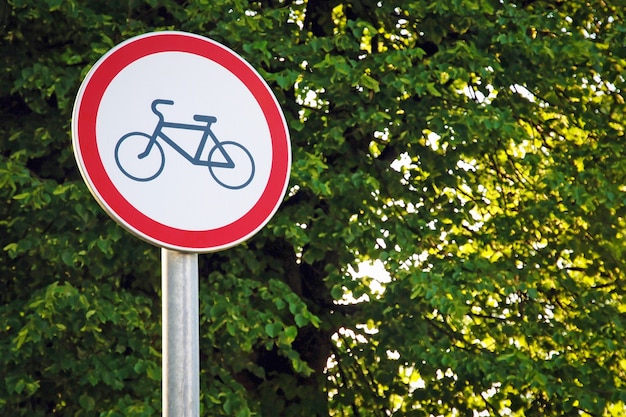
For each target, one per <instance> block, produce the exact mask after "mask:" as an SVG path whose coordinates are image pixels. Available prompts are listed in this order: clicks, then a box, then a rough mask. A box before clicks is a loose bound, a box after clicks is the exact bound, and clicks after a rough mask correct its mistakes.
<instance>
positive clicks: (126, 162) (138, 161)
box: [115, 132, 165, 182]
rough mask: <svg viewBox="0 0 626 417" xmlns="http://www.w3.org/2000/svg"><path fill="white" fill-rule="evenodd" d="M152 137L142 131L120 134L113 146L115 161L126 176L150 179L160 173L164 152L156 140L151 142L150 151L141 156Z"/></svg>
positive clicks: (136, 178) (141, 179) (143, 179)
mask: <svg viewBox="0 0 626 417" xmlns="http://www.w3.org/2000/svg"><path fill="white" fill-rule="evenodd" d="M151 140H152V138H151V137H150V135H148V134H145V133H142V132H131V133H127V134H126V135H124V136H122V138H121V139H120V140H119V141H118V142H117V145H116V146H115V163H116V164H117V167H118V168H119V169H120V171H122V172H123V173H124V175H126V176H127V177H128V178H130V179H133V180H135V181H142V182H143V181H151V180H153V179H155V178H156V177H158V176H159V174H161V171H163V167H164V166H165V154H164V153H163V148H162V147H161V145H159V143H158V142H156V141H155V142H153V143H152V148H151V149H150V153H148V154H147V155H145V156H143V155H142V154H144V153H145V151H146V149H148V145H149V143H150V142H151Z"/></svg>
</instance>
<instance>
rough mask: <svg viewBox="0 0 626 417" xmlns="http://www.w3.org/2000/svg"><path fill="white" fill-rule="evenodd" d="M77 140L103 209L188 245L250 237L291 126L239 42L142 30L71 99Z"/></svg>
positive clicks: (149, 233)
mask: <svg viewBox="0 0 626 417" xmlns="http://www.w3.org/2000/svg"><path fill="white" fill-rule="evenodd" d="M72 142H73V146H74V153H75V156H76V160H77V162H78V165H79V168H80V171H81V174H82V176H83V178H84V179H85V182H86V183H87V186H88V187H89V189H90V190H91V192H92V194H93V195H94V197H95V198H96V200H97V201H98V203H99V204H100V205H101V206H102V207H103V208H104V210H105V211H106V212H107V213H109V215H110V216H111V217H113V218H114V219H115V220H116V221H117V222H118V223H120V224H121V225H122V226H124V227H125V228H126V229H128V230H129V231H130V232H132V233H134V234H135V235H137V236H138V237H140V238H142V239H144V240H147V241H148V242H151V243H153V244H155V245H157V246H161V247H164V248H168V249H173V250H178V251H182V252H212V251H217V250H221V249H226V248H228V247H231V246H234V245H236V244H238V243H241V242H242V241H244V240H246V239H248V238H249V237H251V236H252V235H253V234H255V233H256V232H258V231H259V230H260V229H261V228H262V227H263V226H264V225H265V224H266V223H267V222H268V221H269V219H270V218H271V217H272V216H273V215H274V213H275V212H276V210H277V209H278V206H279V204H280V202H281V201H282V198H283V196H284V195H285V191H286V189H287V184H288V181H289V170H290V166H291V146H290V142H289V132H288V129H287V124H286V122H285V117H284V115H283V113H282V110H281V108H280V105H279V104H278V101H277V100H276V97H275V96H274V94H273V93H272V91H271V90H270V88H269V87H268V85H267V84H266V83H265V81H264V80H263V79H262V78H261V76H260V75H259V74H258V73H257V71H255V70H254V68H252V67H251V66H250V65H249V64H248V63H247V62H246V61H245V60H244V59H243V58H241V57H240V56H239V55H237V54H236V53H235V52H233V51H232V50H230V49H228V48H227V47H225V46H223V45H221V44H219V43H217V42H215V41H213V40H211V39H208V38H205V37H202V36H198V35H194V34H189V33H184V32H155V33H149V34H145V35H141V36H137V37H134V38H132V39H129V40H127V41H125V42H123V43H121V44H119V45H117V46H116V47H114V48H113V49H111V50H110V51H109V52H107V53H106V54H105V55H104V56H103V57H102V58H101V59H100V60H99V61H98V62H96V64H95V65H94V66H93V67H92V68H91V70H90V71H89V73H88V74H87V76H86V78H85V80H84V81H83V83H82V85H81V87H80V90H79V92H78V95H77V98H76V103H75V104H74V113H73V116H72Z"/></svg>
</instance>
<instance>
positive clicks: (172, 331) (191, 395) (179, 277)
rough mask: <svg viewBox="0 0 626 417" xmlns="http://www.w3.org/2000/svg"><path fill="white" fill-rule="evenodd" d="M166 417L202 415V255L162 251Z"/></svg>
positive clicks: (164, 400)
mask: <svg viewBox="0 0 626 417" xmlns="http://www.w3.org/2000/svg"><path fill="white" fill-rule="evenodd" d="M161 265H162V281H163V282H162V291H163V297H162V301H163V417H198V416H199V415H200V400H199V399H200V330H199V329H200V322H199V317H200V316H199V311H198V254H197V253H182V252H177V251H172V250H169V249H161Z"/></svg>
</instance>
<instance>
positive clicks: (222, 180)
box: [115, 99, 255, 190]
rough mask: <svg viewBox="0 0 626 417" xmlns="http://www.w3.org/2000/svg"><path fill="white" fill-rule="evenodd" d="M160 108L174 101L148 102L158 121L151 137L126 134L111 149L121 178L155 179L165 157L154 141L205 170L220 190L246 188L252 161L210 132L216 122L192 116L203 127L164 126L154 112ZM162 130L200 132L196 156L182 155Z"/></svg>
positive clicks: (251, 174)
mask: <svg viewBox="0 0 626 417" xmlns="http://www.w3.org/2000/svg"><path fill="white" fill-rule="evenodd" d="M162 104H164V105H173V104H174V101H173V100H164V99H156V100H154V101H153V102H152V106H151V108H152V112H153V113H154V114H155V115H156V116H157V117H158V118H159V121H158V123H157V125H156V127H155V129H154V132H153V133H152V134H151V135H150V134H147V133H143V132H130V133H127V134H125V135H124V136H122V137H121V138H120V140H119V141H118V142H117V144H116V145H115V162H116V163H117V166H118V168H119V169H120V171H122V173H124V175H126V176H127V177H128V178H130V179H132V180H135V181H141V182H147V181H152V180H153V179H155V178H156V177H158V176H159V175H160V174H161V172H162V171H163V168H164V167H165V153H164V152H163V147H162V146H161V144H160V143H159V141H158V140H157V139H161V140H162V141H163V142H165V143H167V144H168V145H170V146H171V147H172V148H173V149H174V150H175V151H176V152H178V153H179V154H181V155H182V156H183V157H184V158H185V159H186V160H187V161H189V162H190V163H191V164H193V165H200V166H206V167H208V168H209V172H210V173H211V176H212V177H213V179H214V180H215V181H216V182H217V183H218V184H219V185H221V186H222V187H225V188H228V189H231V190H239V189H241V188H244V187H246V186H247V185H248V184H250V182H251V181H252V178H254V170H255V167H254V159H253V158H252V155H251V154H250V152H249V151H248V149H246V148H245V147H244V146H243V145H241V144H239V143H237V142H233V141H224V142H220V140H219V139H218V138H217V137H216V136H215V134H214V133H213V131H212V130H211V124H213V123H215V122H217V118H215V117H213V116H206V115H202V114H196V115H194V116H193V119H194V120H195V121H197V122H203V124H198V125H195V124H186V123H172V122H166V121H165V118H164V116H163V114H162V113H161V112H160V111H159V110H158V109H157V106H159V105H162ZM164 128H173V129H181V130H191V131H200V132H202V139H201V140H200V144H199V145H198V149H197V150H196V153H195V154H194V155H191V154H190V153H188V152H187V151H185V150H184V149H183V148H182V147H180V146H179V145H178V144H177V143H176V142H174V141H173V140H172V139H170V137H169V136H167V135H166V134H165V133H163V129H164ZM209 138H211V140H212V141H213V147H212V148H211V150H210V151H209V154H208V157H207V158H206V159H205V160H203V159H201V158H202V151H203V150H204V147H205V145H206V142H207V140H208V139H209Z"/></svg>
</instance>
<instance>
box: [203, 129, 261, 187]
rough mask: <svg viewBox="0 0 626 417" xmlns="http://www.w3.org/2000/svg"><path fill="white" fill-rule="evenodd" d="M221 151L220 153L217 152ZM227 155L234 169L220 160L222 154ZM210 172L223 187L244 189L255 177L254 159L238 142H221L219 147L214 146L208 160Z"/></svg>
mask: <svg viewBox="0 0 626 417" xmlns="http://www.w3.org/2000/svg"><path fill="white" fill-rule="evenodd" d="M217 150H220V152H216V151H217ZM222 152H223V153H225V154H227V155H228V156H229V157H230V159H231V160H232V162H233V164H234V167H224V166H222V165H223V161H221V160H220V159H221V158H223V156H220V154H221V153H222ZM208 162H209V163H208V165H209V172H210V173H211V176H212V177H213V179H214V180H215V181H216V182H217V183H218V184H219V185H221V186H222V187H224V188H228V189H231V190H239V189H241V188H244V187H245V186H247V185H248V184H250V182H251V181H252V178H253V177H254V170H255V167H254V159H252V155H251V154H250V152H249V151H248V150H247V149H246V148H245V147H244V146H243V145H240V144H239V143H237V142H232V141H225V142H220V145H219V146H214V147H213V149H211V151H210V152H209V158H208Z"/></svg>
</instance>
